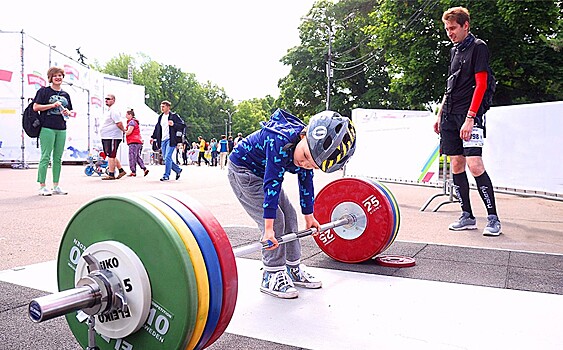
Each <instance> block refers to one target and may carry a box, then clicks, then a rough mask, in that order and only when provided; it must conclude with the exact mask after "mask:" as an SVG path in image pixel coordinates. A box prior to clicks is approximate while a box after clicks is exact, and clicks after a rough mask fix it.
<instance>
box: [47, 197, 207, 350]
mask: <svg viewBox="0 0 563 350" xmlns="http://www.w3.org/2000/svg"><path fill="white" fill-rule="evenodd" d="M103 241H117V242H120V243H123V244H124V245H126V246H127V247H129V248H130V249H131V250H132V251H133V252H134V253H135V254H136V255H137V257H138V258H139V259H140V260H141V262H142V264H143V266H144V268H145V270H146V272H147V274H148V276H149V280H150V285H151V293H152V301H151V309H150V311H149V313H148V317H147V320H146V322H145V324H144V325H143V327H142V328H141V329H139V330H138V331H137V332H135V333H133V334H131V335H129V336H127V337H125V338H122V339H110V338H109V337H108V336H104V337H100V336H97V337H96V344H97V346H98V347H99V348H100V349H102V350H106V349H107V350H110V349H126V348H133V349H184V348H185V347H186V346H187V343H188V340H189V339H190V338H191V335H192V333H193V331H194V328H195V324H196V316H197V307H198V291H197V284H196V279H195V273H194V268H193V266H192V262H191V259H190V257H189V255H188V254H187V252H186V248H185V245H184V242H183V241H182V240H181V238H180V236H179V235H178V234H177V233H176V230H175V229H174V227H173V226H172V224H170V222H169V221H168V220H167V219H166V217H164V215H162V214H161V213H160V212H159V211H158V210H156V209H155V208H154V207H152V206H151V205H149V204H148V203H146V202H144V201H137V200H134V199H132V198H128V197H125V196H103V197H99V198H96V199H94V200H92V201H91V202H89V203H87V204H85V205H84V206H83V207H82V208H80V209H79V210H78V211H77V212H76V214H74V216H73V217H72V219H71V220H70V221H69V223H68V225H67V227H66V229H65V232H64V234H63V237H62V240H61V244H60V246H59V253H58V259H57V281H58V287H59V290H60V291H63V290H67V289H71V288H74V286H75V285H74V281H75V270H76V268H77V264H78V262H79V261H80V258H81V255H82V253H83V251H84V250H85V249H87V248H88V247H89V246H90V245H92V244H94V243H97V242H103ZM66 319H67V322H68V325H69V327H70V329H71V331H72V333H73V334H74V336H75V337H76V339H77V340H78V342H79V343H80V344H81V345H82V346H83V347H86V346H87V345H88V326H87V325H86V322H80V321H79V320H78V319H77V314H76V313H71V314H68V315H66ZM104 321H106V322H107V320H106V319H105V320H104Z"/></svg>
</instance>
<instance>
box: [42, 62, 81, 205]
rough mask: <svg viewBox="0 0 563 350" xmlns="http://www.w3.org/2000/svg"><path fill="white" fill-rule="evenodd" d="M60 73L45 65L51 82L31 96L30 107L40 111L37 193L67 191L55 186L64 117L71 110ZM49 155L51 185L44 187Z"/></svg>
mask: <svg viewBox="0 0 563 350" xmlns="http://www.w3.org/2000/svg"><path fill="white" fill-rule="evenodd" d="M64 76H65V72H64V70H63V69H62V68H59V67H51V68H49V70H48V71H47V78H48V79H49V83H50V84H51V85H50V86H47V87H42V88H40V89H39V90H38V91H37V94H36V95H35V98H34V99H33V110H34V111H36V112H41V121H42V123H41V133H40V134H39V144H40V145H41V160H40V161H39V169H38V171H37V182H39V186H40V188H39V195H40V196H50V195H51V194H67V192H65V191H63V190H62V189H61V188H60V187H59V178H60V175H61V164H62V156H63V152H64V149H65V141H66V119H68V117H69V116H70V115H71V113H72V102H71V101H70V95H69V94H68V93H67V92H66V91H63V90H62V88H61V84H62V83H63V78H64ZM51 155H52V157H53V162H52V167H53V188H52V189H48V188H47V187H46V186H45V179H46V177H47V168H48V166H49V161H50V160H51Z"/></svg>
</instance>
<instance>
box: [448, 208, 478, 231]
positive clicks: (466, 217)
mask: <svg viewBox="0 0 563 350" xmlns="http://www.w3.org/2000/svg"><path fill="white" fill-rule="evenodd" d="M476 223H477V220H475V218H473V219H472V218H471V214H469V213H468V212H466V211H464V212H463V213H461V216H460V217H459V219H458V220H457V221H456V222H453V223H451V224H450V226H448V228H449V229H450V230H454V231H462V230H476V229H477V225H476Z"/></svg>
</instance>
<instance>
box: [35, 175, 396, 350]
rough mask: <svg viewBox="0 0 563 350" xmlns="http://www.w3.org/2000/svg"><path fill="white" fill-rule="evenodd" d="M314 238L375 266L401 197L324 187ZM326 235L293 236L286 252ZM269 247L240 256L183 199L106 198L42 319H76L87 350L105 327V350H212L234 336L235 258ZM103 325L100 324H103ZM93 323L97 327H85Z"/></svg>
mask: <svg viewBox="0 0 563 350" xmlns="http://www.w3.org/2000/svg"><path fill="white" fill-rule="evenodd" d="M315 217H316V218H317V220H319V221H320V222H328V223H327V224H323V225H322V227H321V230H320V232H319V233H318V234H316V235H314V239H315V241H316V242H317V244H318V245H319V247H320V249H321V250H323V251H324V252H325V253H327V255H329V256H330V257H332V258H334V259H336V260H339V261H343V262H349V263H352V262H360V261H365V260H368V259H371V258H373V257H374V256H376V255H377V254H379V253H381V252H383V251H384V250H385V249H387V248H388V247H389V246H390V245H391V244H392V242H393V241H394V240H395V237H396V235H397V232H398V229H399V222H400V215H399V211H398V206H397V203H396V201H395V199H394V197H393V196H392V194H391V192H390V191H389V190H388V189H386V188H385V187H384V186H383V185H381V184H379V183H377V182H375V181H373V180H364V179H354V178H344V179H339V180H336V181H334V182H333V183H330V184H328V185H327V186H325V188H323V189H322V190H321V191H320V192H319V194H318V195H317V198H316V204H315ZM314 233H316V231H315V230H313V229H309V230H304V231H300V232H296V233H289V234H286V235H284V236H283V237H281V238H280V239H279V240H278V241H279V242H280V243H281V244H284V243H287V242H290V241H292V240H295V239H300V238H303V237H306V236H308V235H312V234H314ZM262 248H264V245H263V244H261V243H259V242H258V243H253V244H250V245H244V246H241V247H236V248H234V249H233V248H232V247H231V244H230V242H229V239H228V238H227V236H226V234H225V232H224V230H223V228H222V227H221V226H220V225H219V223H218V221H217V220H216V219H215V218H214V217H213V215H212V214H211V213H210V212H209V211H208V210H207V209H206V208H204V207H203V206H202V205H201V204H200V203H198V202H196V201H195V200H193V199H192V198H190V197H189V196H187V195H185V194H182V193H178V192H160V193H142V194H129V195H119V196H104V197H100V198H97V199H95V200H93V201H91V202H90V203H87V204H86V205H85V206H83V207H82V208H81V209H80V210H79V211H78V212H77V213H76V214H75V215H74V216H73V218H72V219H71V220H70V222H69V224H68V225H67V228H66V230H65V233H64V235H63V238H62V240H61V245H60V248H59V255H58V265H57V274H58V276H57V278H58V285H59V290H61V291H63V292H60V293H55V294H52V295H48V296H45V297H42V298H38V299H36V300H34V301H32V302H31V303H30V305H29V314H30V317H31V319H32V320H33V321H35V322H41V321H43V320H46V319H49V318H53V317H57V316H59V315H63V314H64V315H66V318H67V322H68V323H69V326H70V328H71V330H72V332H73V334H74V335H75V337H76V338H77V340H78V341H79V342H80V343H81V344H82V345H84V346H86V344H88V346H92V345H91V344H92V343H93V340H92V339H93V331H92V332H90V334H89V336H88V334H87V331H88V330H89V328H90V329H92V327H89V325H90V326H92V325H95V326H94V328H95V331H96V332H97V333H98V334H99V335H100V337H97V338H96V339H97V346H98V347H99V348H100V349H106V348H107V349H117V348H127V347H132V348H134V349H194V348H198V349H201V348H205V347H208V346H209V345H211V344H212V343H213V342H215V341H216V340H217V339H218V338H219V337H220V336H221V335H222V334H223V332H224V331H225V329H226V327H227V326H228V324H229V322H230V320H231V317H232V315H233V312H234V308H235V304H236V298H237V289H238V281H237V279H238V277H237V271H236V263H235V256H243V255H246V254H250V253H252V252H256V251H259V250H261V249H262ZM94 320H95V322H94ZM85 321H88V322H85Z"/></svg>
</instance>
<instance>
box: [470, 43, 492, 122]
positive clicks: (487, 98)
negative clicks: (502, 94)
mask: <svg viewBox="0 0 563 350" xmlns="http://www.w3.org/2000/svg"><path fill="white" fill-rule="evenodd" d="M482 43H483V44H484V41H483V40H481V39H475V45H480V44H482ZM496 90H497V80H496V78H495V74H494V73H493V70H492V69H491V66H488V67H487V90H485V94H484V95H483V101H481V107H480V108H482V109H483V114H485V112H487V111H488V110H489V108H491V105H492V104H493V97H494V95H495V91H496Z"/></svg>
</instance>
